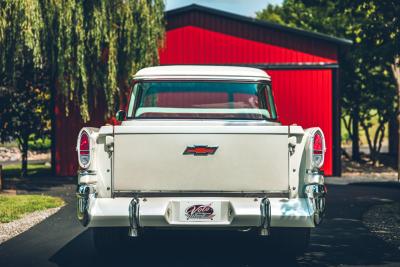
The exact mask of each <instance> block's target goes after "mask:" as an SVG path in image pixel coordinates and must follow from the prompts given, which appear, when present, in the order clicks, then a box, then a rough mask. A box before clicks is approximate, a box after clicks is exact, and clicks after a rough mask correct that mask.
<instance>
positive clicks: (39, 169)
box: [3, 163, 51, 178]
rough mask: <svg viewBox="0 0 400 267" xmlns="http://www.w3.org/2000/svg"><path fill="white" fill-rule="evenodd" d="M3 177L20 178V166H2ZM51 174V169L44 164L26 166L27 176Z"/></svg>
mask: <svg viewBox="0 0 400 267" xmlns="http://www.w3.org/2000/svg"><path fill="white" fill-rule="evenodd" d="M3 173H4V177H7V178H12V177H20V176H21V164H12V165H5V166H3ZM50 174H51V167H50V166H47V165H45V164H43V163H42V164H28V176H47V175H50Z"/></svg>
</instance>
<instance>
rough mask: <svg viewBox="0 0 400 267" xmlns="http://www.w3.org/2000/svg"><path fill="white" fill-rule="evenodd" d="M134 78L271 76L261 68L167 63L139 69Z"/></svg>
mask: <svg viewBox="0 0 400 267" xmlns="http://www.w3.org/2000/svg"><path fill="white" fill-rule="evenodd" d="M134 78H135V79H221V80H227V79H228V80H267V81H270V80H271V77H270V76H269V75H268V74H267V73H266V72H265V71H263V70H260V69H256V68H249V67H234V66H215V65H168V66H158V67H149V68H144V69H141V70H139V71H138V72H137V73H136V74H135V76H134Z"/></svg>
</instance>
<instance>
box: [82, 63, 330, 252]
mask: <svg viewBox="0 0 400 267" xmlns="http://www.w3.org/2000/svg"><path fill="white" fill-rule="evenodd" d="M117 119H118V120H119V121H121V125H118V126H111V125H106V126H102V127H101V128H83V129H82V130H81V131H80V133H79V136H78V140H77V148H76V149H77V152H78V159H79V166H80V170H79V173H78V183H79V184H78V190H77V191H78V192H77V197H78V202H77V206H78V207H77V213H78V218H79V220H80V221H81V223H82V224H83V225H84V226H88V227H91V228H93V234H94V242H95V245H96V247H97V249H106V248H108V247H111V246H114V245H117V244H120V242H119V239H120V238H122V236H121V233H123V234H124V235H125V236H131V237H133V238H136V239H137V240H138V242H139V241H140V238H141V237H145V236H146V232H148V231H151V230H152V229H167V230H182V229H188V228H190V229H193V230H194V229H195V230H196V231H207V230H211V229H219V230H224V231H248V234H254V233H257V235H255V238H257V239H269V237H268V236H270V237H272V238H273V237H274V236H275V237H277V238H276V239H277V240H278V242H281V243H282V244H284V245H286V248H287V249H289V248H291V249H292V251H293V252H294V253H301V252H302V251H304V249H305V248H306V246H307V244H308V240H309V236H310V230H311V228H313V227H315V226H316V225H318V224H319V223H320V222H321V220H322V216H323V214H324V211H325V196H326V189H325V186H324V177H323V174H322V172H321V170H320V168H321V166H322V165H323V162H324V153H325V149H326V148H325V140H324V135H323V132H322V131H321V129H320V128H318V127H315V128H309V129H303V128H302V127H301V126H297V125H290V126H286V125H281V123H279V120H278V117H277V113H276V108H275V104H274V99H273V94H272V88H271V78H270V77H269V76H268V75H267V74H266V73H265V72H264V71H262V70H259V69H254V68H245V67H228V66H161V67H151V68H145V69H142V70H140V71H139V72H138V73H137V74H136V75H135V76H134V82H133V86H132V92H131V96H130V101H129V105H128V108H127V111H119V112H118V113H117ZM249 230H252V231H249Z"/></svg>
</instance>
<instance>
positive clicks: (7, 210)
mask: <svg viewBox="0 0 400 267" xmlns="http://www.w3.org/2000/svg"><path fill="white" fill-rule="evenodd" d="M64 204H65V203H64V201H63V200H62V199H61V198H59V197H51V196H43V195H16V196H6V195H0V223H8V222H11V221H14V220H17V219H20V218H21V217H22V216H23V215H25V214H28V213H32V212H34V211H40V210H46V209H50V208H57V207H60V206H63V205H64Z"/></svg>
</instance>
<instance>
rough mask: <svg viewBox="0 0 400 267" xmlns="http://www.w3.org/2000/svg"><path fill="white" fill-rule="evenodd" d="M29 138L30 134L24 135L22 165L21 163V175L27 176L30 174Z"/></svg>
mask: <svg viewBox="0 0 400 267" xmlns="http://www.w3.org/2000/svg"><path fill="white" fill-rule="evenodd" d="M28 140H29V135H25V136H23V137H22V139H21V141H22V144H21V147H22V149H21V153H22V165H21V177H26V176H27V174H28Z"/></svg>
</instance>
